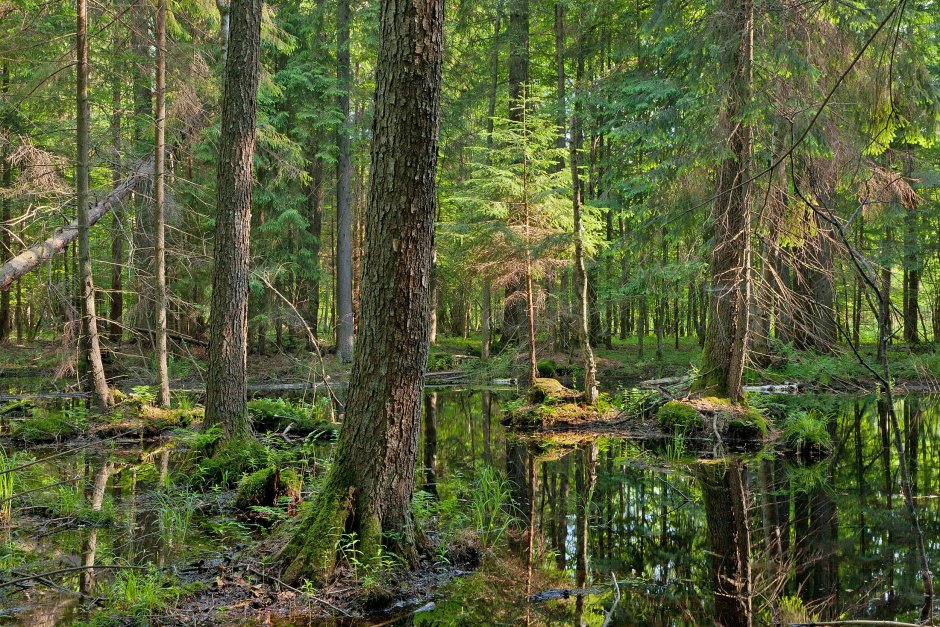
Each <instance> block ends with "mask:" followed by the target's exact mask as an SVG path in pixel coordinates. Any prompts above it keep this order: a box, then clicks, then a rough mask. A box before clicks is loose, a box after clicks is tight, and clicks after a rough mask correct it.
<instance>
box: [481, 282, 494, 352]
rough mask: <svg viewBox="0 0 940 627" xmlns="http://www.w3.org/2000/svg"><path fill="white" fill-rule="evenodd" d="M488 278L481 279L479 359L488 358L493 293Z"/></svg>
mask: <svg viewBox="0 0 940 627" xmlns="http://www.w3.org/2000/svg"><path fill="white" fill-rule="evenodd" d="M492 291H493V290H492V288H491V287H490V280H489V279H483V314H482V317H483V320H482V321H481V325H480V326H481V330H480V336H481V340H480V359H481V360H482V361H487V360H488V359H489V358H490V317H491V316H492V315H493V314H492V309H493V303H492V301H493V295H492Z"/></svg>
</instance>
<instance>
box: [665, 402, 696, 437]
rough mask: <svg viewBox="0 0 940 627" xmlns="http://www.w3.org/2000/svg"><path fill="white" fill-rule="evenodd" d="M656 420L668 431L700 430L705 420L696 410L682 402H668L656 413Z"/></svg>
mask: <svg viewBox="0 0 940 627" xmlns="http://www.w3.org/2000/svg"><path fill="white" fill-rule="evenodd" d="M656 420H657V421H658V422H659V424H660V425H662V426H663V427H665V428H666V429H670V430H673V431H675V430H682V431H689V430H691V429H702V428H704V427H705V420H704V419H703V418H702V415H701V414H700V413H699V411H698V410H697V409H695V408H694V407H692V406H691V405H689V404H688V403H683V402H682V401H669V402H668V403H666V404H665V405H663V406H662V407H660V408H659V411H658V412H656Z"/></svg>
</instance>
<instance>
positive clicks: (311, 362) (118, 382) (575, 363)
mask: <svg viewBox="0 0 940 627" xmlns="http://www.w3.org/2000/svg"><path fill="white" fill-rule="evenodd" d="M270 346H271V348H272V350H271V351H270V352H269V353H268V354H265V355H259V354H251V355H249V358H248V380H249V385H251V386H255V387H259V388H264V389H263V391H265V392H267V393H272V392H274V393H276V392H278V391H279V390H278V389H277V388H276V386H278V385H281V386H285V387H284V390H283V391H284V392H288V393H289V392H291V391H292V390H293V391H299V392H301V393H302V392H304V391H308V387H307V386H309V385H312V384H315V383H316V382H319V381H322V380H323V378H324V374H325V376H326V379H327V380H328V381H331V382H334V383H335V384H337V385H342V384H343V383H344V381H345V378H346V377H347V376H348V374H349V364H343V363H340V362H338V361H337V360H336V359H335V358H334V355H333V354H331V353H329V352H324V354H323V356H322V361H321V359H319V358H318V357H317V355H316V353H311V352H307V351H305V350H297V351H287V350H277V349H276V347H275V346H274V345H273V343H271V344H270ZM177 348H178V349H179V350H177V352H176V354H175V355H173V356H171V358H170V363H169V368H170V378H171V386H172V387H173V389H174V390H179V391H186V392H188V393H194V394H197V395H198V393H199V392H200V391H201V390H203V389H204V385H205V384H204V380H205V379H204V378H205V372H206V351H205V348H203V347H198V346H185V347H177ZM105 349H106V350H105V355H106V361H107V363H106V364H105V368H106V370H107V371H108V374H109V377H110V379H111V382H112V386H113V387H117V388H119V389H121V390H123V391H125V392H127V391H129V390H131V389H132V388H133V387H135V386H143V385H149V384H151V383H152V372H153V368H152V365H151V359H152V358H151V354H152V351H151V349H150V347H149V346H146V345H138V344H123V345H121V346H118V347H114V346H108V345H106V346H105ZM859 353H860V354H861V355H862V357H863V358H864V359H865V360H866V362H867V363H868V364H869V365H870V366H872V367H873V368H875V369H876V370H880V369H879V367H878V365H877V362H876V347H875V345H874V344H863V345H862V346H861V347H860V350H859ZM479 355H480V338H479V336H472V335H471V336H469V337H467V338H451V337H441V338H439V339H438V342H437V343H436V345H434V346H432V347H431V353H430V356H429V358H428V371H429V373H431V374H432V375H433V374H434V373H437V374H439V375H443V377H438V378H437V379H436V380H435V381H432V382H436V383H438V384H440V383H447V382H454V383H457V382H467V381H468V380H472V381H473V382H474V383H477V384H482V383H491V382H493V381H494V380H498V381H503V380H506V379H512V378H514V377H518V376H519V375H520V374H522V373H523V372H524V370H525V365H524V363H523V362H524V359H525V356H524V355H523V354H522V352H521V351H520V352H518V353H515V354H508V353H505V352H504V353H502V354H497V355H494V356H493V357H492V359H491V360H490V363H489V364H488V365H487V366H483V365H481V363H480V359H479ZM595 357H596V360H597V368H598V378H599V380H600V383H601V387H602V389H604V390H607V391H609V392H616V391H618V390H620V389H628V388H630V387H634V386H637V385H639V384H640V383H641V382H642V381H645V380H650V379H659V378H668V377H681V376H688V375H691V374H693V373H694V372H695V371H696V370H697V368H698V367H699V365H700V364H701V348H700V347H699V344H698V342H697V340H696V339H695V338H680V340H679V343H678V345H677V344H676V343H675V341H674V340H672V341H670V342H668V343H664V345H663V347H662V351H661V355H657V354H656V342H655V338H652V337H650V338H647V341H646V343H645V345H644V347H643V350H642V351H641V350H640V349H639V348H638V346H637V343H636V339H635V338H632V339H631V340H629V341H623V340H620V339H618V338H614V339H613V341H612V343H611V345H610V346H609V347H606V346H599V347H597V348H596V349H595ZM889 358H890V366H891V378H892V381H893V383H894V385H895V386H896V387H897V388H898V389H899V390H908V391H937V390H940V351H938V350H937V347H936V346H934V345H933V344H922V345H919V346H915V347H909V346H906V345H904V344H896V345H894V346H892V347H890V349H889ZM767 361H768V363H767V365H766V366H765V367H762V368H759V369H758V368H755V367H751V368H749V369H748V370H747V371H746V372H745V383H746V384H748V385H764V384H779V383H783V382H791V383H799V384H802V386H804V387H805V388H806V389H808V390H815V391H822V392H826V391H829V392H867V391H871V390H872V389H873V388H875V387H877V383H878V382H877V379H876V378H875V377H874V376H873V375H872V373H871V372H870V371H869V370H868V369H867V368H866V367H864V366H863V365H861V364H860V363H859V361H858V359H857V358H856V356H855V355H854V353H853V352H852V351H851V350H849V349H847V348H845V347H841V348H839V349H838V350H837V351H836V352H835V353H834V354H819V353H815V352H811V351H797V350H795V349H793V348H792V347H791V346H787V345H777V346H775V347H774V348H773V349H772V354H771V355H770V357H769V359H768V360H767ZM74 366H75V361H74V355H73V354H71V353H66V352H65V351H63V350H62V347H61V344H60V343H59V342H53V341H42V340H40V341H36V342H32V343H30V344H29V345H19V346H18V345H15V344H0V386H2V387H3V388H4V389H5V391H6V392H7V393H8V394H9V393H11V392H12V391H13V390H15V389H17V388H19V387H21V384H22V387H24V388H33V389H35V382H36V380H37V379H38V380H39V381H40V382H41V384H42V387H43V389H49V390H57V391H62V390H74V389H77V379H76V374H75V368H74ZM752 366H753V365H752ZM539 374H540V376H546V377H557V378H559V379H560V380H562V381H564V382H566V383H570V382H571V381H572V379H575V380H576V379H578V378H580V374H581V366H580V357H579V355H578V353H577V351H576V350H575V349H570V350H566V351H558V350H552V349H551V348H550V347H546V348H543V349H540V350H539ZM458 375H459V376H458ZM27 382H29V383H30V385H27V384H26V383H27ZM259 391H260V390H259Z"/></svg>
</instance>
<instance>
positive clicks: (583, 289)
mask: <svg viewBox="0 0 940 627" xmlns="http://www.w3.org/2000/svg"><path fill="white" fill-rule="evenodd" d="M556 19H558V18H556ZM583 37H584V35H583V33H581V32H579V33H578V35H577V44H576V45H577V69H576V71H575V85H577V86H578V87H579V88H580V87H581V82H582V80H583V78H584V42H583ZM562 71H563V69H562ZM580 150H581V103H580V101H577V100H576V101H575V105H574V110H573V111H572V114H571V142H570V144H569V149H568V162H569V166H570V168H571V206H572V212H573V214H574V271H575V281H576V284H577V285H576V289H577V292H578V343H579V344H580V348H581V358H582V359H583V360H584V400H585V402H587V403H588V404H589V405H593V404H594V402H595V401H596V400H597V364H596V363H595V361H594V351H593V350H592V348H591V339H590V329H589V313H588V276H587V271H586V269H585V267H584V225H583V224H582V223H581V175H580V173H579V172H578V153H579V151H580Z"/></svg>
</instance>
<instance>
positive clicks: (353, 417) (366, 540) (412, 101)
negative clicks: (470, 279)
mask: <svg viewBox="0 0 940 627" xmlns="http://www.w3.org/2000/svg"><path fill="white" fill-rule="evenodd" d="M443 18H444V6H443V0H432V1H430V2H429V1H427V0H420V1H419V0H405V1H399V2H394V1H392V0H383V2H382V7H381V16H380V20H379V25H380V40H379V41H380V43H379V50H378V61H377V65H376V72H375V76H376V97H375V109H374V110H375V117H374V120H373V126H372V128H373V133H372V159H371V163H372V164H373V170H372V176H371V180H370V188H369V202H368V203H367V211H368V212H369V214H368V219H367V221H366V238H365V252H364V258H363V266H362V267H363V275H362V302H361V305H360V312H361V319H360V320H361V323H360V333H359V339H358V348H357V353H358V355H359V358H358V359H356V360H355V362H354V363H353V368H352V374H351V376H350V384H349V399H348V401H347V406H346V417H345V420H344V422H343V426H342V430H341V431H340V436H339V443H338V444H337V450H336V453H335V455H334V461H333V464H332V466H331V468H330V472H329V474H328V476H327V477H326V479H325V482H324V485H323V488H322V489H321V491H320V493H319V495H318V496H317V501H316V503H315V504H314V507H313V508H312V509H311V510H310V513H309V514H308V516H307V517H306V518H305V519H304V520H303V521H302V522H301V523H300V524H299V525H298V527H297V531H296V533H295V535H294V538H293V540H292V541H291V542H290V543H289V544H288V545H287V547H286V550H285V552H284V553H283V555H285V556H289V559H290V564H289V565H288V567H287V569H286V571H285V573H284V576H285V577H286V579H287V580H289V581H297V580H299V579H301V578H304V577H306V578H308V579H309V578H315V579H320V578H321V577H322V575H323V574H324V573H325V572H328V571H329V570H331V568H332V566H333V565H334V564H335V562H336V559H337V557H338V555H337V548H336V547H337V544H336V543H337V540H338V539H339V535H340V534H342V533H355V534H356V536H357V538H358V540H359V545H358V549H359V551H360V552H361V554H362V559H363V560H364V561H365V562H366V563H374V562H375V560H377V559H378V558H379V557H380V555H381V554H382V551H383V547H384V549H387V550H390V551H394V553H396V554H397V555H399V556H401V557H402V558H403V560H404V561H405V563H406V564H408V565H410V566H412V567H414V566H416V565H417V563H418V553H417V546H416V545H417V537H416V535H417V534H416V530H415V526H414V521H413V517H412V505H411V498H412V493H413V490H414V483H415V464H416V463H417V456H418V431H419V428H420V422H421V420H420V418H421V400H422V384H423V378H424V371H425V366H426V362H427V355H428V327H429V321H430V293H429V291H430V290H429V288H430V279H431V276H430V275H431V252H432V250H433V242H434V218H435V204H436V189H435V177H436V170H437V147H438V142H437V138H438V122H439V119H440V84H441V62H442V43H443V41H442V40H443Z"/></svg>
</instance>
